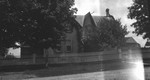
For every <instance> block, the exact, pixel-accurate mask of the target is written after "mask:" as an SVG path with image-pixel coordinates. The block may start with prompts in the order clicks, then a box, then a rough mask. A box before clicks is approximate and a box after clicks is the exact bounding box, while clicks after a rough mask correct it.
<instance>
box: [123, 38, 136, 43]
mask: <svg viewBox="0 0 150 80" xmlns="http://www.w3.org/2000/svg"><path fill="white" fill-rule="evenodd" d="M125 39H126V43H136V44H137V42H136V41H135V40H134V39H133V37H126V38H125Z"/></svg>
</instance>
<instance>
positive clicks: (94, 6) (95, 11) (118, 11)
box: [74, 0, 146, 47]
mask: <svg viewBox="0 0 150 80" xmlns="http://www.w3.org/2000/svg"><path fill="white" fill-rule="evenodd" d="M132 3H133V2H132V0H75V6H74V7H76V8H78V12H77V15H85V14H86V13H88V12H91V13H92V15H99V16H105V10H106V8H109V10H110V14H111V15H113V16H114V18H115V19H118V18H121V22H122V24H123V25H127V30H128V31H129V32H130V33H129V34H128V35H127V37H133V38H134V39H135V40H136V41H137V42H138V43H139V44H140V45H141V46H142V47H143V46H144V45H145V42H146V40H144V39H143V38H142V36H136V34H133V33H132V31H134V28H133V27H131V26H130V25H131V24H132V23H133V22H134V21H135V20H131V19H128V18H127V15H128V9H127V8H128V7H129V6H131V5H132Z"/></svg>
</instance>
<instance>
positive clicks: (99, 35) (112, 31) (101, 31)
mask: <svg viewBox="0 0 150 80" xmlns="http://www.w3.org/2000/svg"><path fill="white" fill-rule="evenodd" d="M127 33H128V32H127V29H126V26H123V25H121V22H120V19H118V20H113V19H107V18H103V19H102V20H100V21H99V22H98V23H97V27H96V28H95V29H94V32H93V34H91V35H89V37H90V38H89V39H88V40H87V41H86V46H87V48H86V50H88V51H99V50H104V49H108V48H114V47H120V46H123V45H124V43H125V35H126V34H127Z"/></svg>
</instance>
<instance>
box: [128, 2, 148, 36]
mask: <svg viewBox="0 0 150 80" xmlns="http://www.w3.org/2000/svg"><path fill="white" fill-rule="evenodd" d="M133 2H134V3H133V4H132V6H131V7H129V8H128V9H129V14H128V18H130V19H135V20H136V21H135V22H134V23H133V24H132V26H133V27H134V28H135V31H134V33H136V34H137V35H142V34H143V35H144V36H143V38H150V27H149V26H150V12H149V11H150V1H149V0H133Z"/></svg>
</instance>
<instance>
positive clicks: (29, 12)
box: [0, 0, 77, 48]
mask: <svg viewBox="0 0 150 80" xmlns="http://www.w3.org/2000/svg"><path fill="white" fill-rule="evenodd" d="M73 5H74V0H1V1H0V44H1V45H0V46H1V47H7V48H8V47H14V46H16V45H15V43H16V42H18V43H20V44H28V45H29V46H32V47H43V48H44V47H46V48H47V47H49V46H51V47H55V45H56V44H57V43H58V42H59V40H60V39H61V36H62V35H63V33H64V31H65V27H67V26H68V25H69V24H70V21H71V20H72V19H74V15H73V14H74V13H75V12H76V11H77V9H76V8H71V7H72V6H73Z"/></svg>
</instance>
